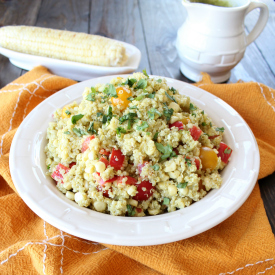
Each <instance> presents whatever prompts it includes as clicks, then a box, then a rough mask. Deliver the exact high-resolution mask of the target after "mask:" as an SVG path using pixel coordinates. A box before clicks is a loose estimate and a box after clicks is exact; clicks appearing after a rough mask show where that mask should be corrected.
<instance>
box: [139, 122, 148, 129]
mask: <svg viewBox="0 0 275 275" xmlns="http://www.w3.org/2000/svg"><path fill="white" fill-rule="evenodd" d="M148 127H149V125H148V123H147V122H146V121H143V122H142V123H141V125H139V126H137V130H138V131H144V130H145V129H146V128H148Z"/></svg>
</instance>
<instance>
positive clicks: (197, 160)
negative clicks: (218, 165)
mask: <svg viewBox="0 0 275 275" xmlns="http://www.w3.org/2000/svg"><path fill="white" fill-rule="evenodd" d="M195 164H196V167H197V170H199V169H200V165H201V162H200V160H199V159H198V158H195Z"/></svg>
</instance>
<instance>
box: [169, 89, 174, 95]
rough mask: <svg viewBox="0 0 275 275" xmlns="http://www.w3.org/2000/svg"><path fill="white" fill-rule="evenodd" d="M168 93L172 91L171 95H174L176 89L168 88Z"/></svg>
mask: <svg viewBox="0 0 275 275" xmlns="http://www.w3.org/2000/svg"><path fill="white" fill-rule="evenodd" d="M169 91H172V92H173V95H174V94H176V89H175V88H174V87H171V88H169Z"/></svg>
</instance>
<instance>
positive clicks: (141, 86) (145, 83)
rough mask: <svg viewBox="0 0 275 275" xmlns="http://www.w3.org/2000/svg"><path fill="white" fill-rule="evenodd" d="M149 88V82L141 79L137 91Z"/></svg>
mask: <svg viewBox="0 0 275 275" xmlns="http://www.w3.org/2000/svg"><path fill="white" fill-rule="evenodd" d="M146 87H147V81H146V80H145V79H140V80H139V81H138V83H137V86H136V88H137V89H144V88H146Z"/></svg>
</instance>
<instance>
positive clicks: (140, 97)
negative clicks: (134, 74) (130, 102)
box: [135, 93, 149, 101]
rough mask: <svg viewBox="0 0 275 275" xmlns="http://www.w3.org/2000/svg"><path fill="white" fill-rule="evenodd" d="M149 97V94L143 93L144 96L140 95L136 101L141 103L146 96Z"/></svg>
mask: <svg viewBox="0 0 275 275" xmlns="http://www.w3.org/2000/svg"><path fill="white" fill-rule="evenodd" d="M147 95H149V94H148V93H143V94H141V95H138V96H137V97H136V98H135V100H137V101H140V100H142V99H143V98H144V97H145V96H147Z"/></svg>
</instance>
